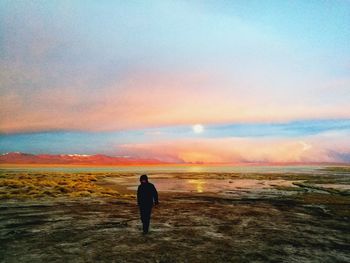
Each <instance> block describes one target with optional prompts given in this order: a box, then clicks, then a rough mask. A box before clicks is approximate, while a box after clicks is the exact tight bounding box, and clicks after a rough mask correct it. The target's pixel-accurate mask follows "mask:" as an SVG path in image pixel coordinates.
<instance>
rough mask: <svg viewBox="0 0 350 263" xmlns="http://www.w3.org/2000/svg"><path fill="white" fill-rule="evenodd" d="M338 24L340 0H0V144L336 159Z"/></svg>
mask: <svg viewBox="0 0 350 263" xmlns="http://www.w3.org/2000/svg"><path fill="white" fill-rule="evenodd" d="M349 24H350V2H349V1H345V0H338V1H336V0H335V1H277V0H275V1H268V0H264V1H63V0H62V1H29V0H28V1H17V0H14V1H9V0H0V35H1V36H2V37H1V38H0V92H1V97H0V152H8V151H24V152H33V153H43V152H49V153H72V152H74V153H108V154H121V155H137V156H140V155H142V157H144V156H146V157H156V158H160V159H161V158H162V156H163V155H164V156H167V157H166V158H170V157H169V156H171V158H174V159H176V160H177V159H181V160H182V159H183V158H189V159H191V160H194V159H195V158H198V159H200V158H204V159H206V160H210V158H213V159H215V160H217V158H216V157H215V156H214V155H217V154H220V151H219V148H220V147H222V148H225V149H222V151H223V152H225V154H223V156H225V157H223V158H222V159H220V158H219V159H218V160H230V161H232V160H233V161H234V157H232V158H231V157H230V156H236V157H237V158H238V159H240V158H241V156H244V158H243V159H244V160H249V155H248V154H247V153H246V151H248V149H249V150H250V151H252V152H254V150H252V149H250V148H249V147H248V146H247V145H250V144H252V145H253V144H254V143H258V144H259V143H260V142H261V143H264V142H265V143H266V144H267V145H271V146H270V147H271V149H268V148H263V150H261V152H259V153H252V158H253V159H254V160H257V159H259V158H261V159H262V160H265V159H266V160H274V158H277V156H279V155H281V153H280V152H279V151H280V150H278V149H280V147H282V148H283V149H285V154H286V156H287V157H286V160H289V161H295V160H297V161H298V160H299V161H303V160H305V161H309V160H320V161H329V160H331V161H337V160H338V159H339V160H340V161H342V160H343V159H344V158H343V157H335V156H347V154H348V152H350V143H349V142H347V140H346V139H345V138H346V135H347V134H348V131H349V119H350V114H349V113H350V104H349V101H350V88H349V87H350V76H349V72H350V45H349V43H350V27H349V26H348V25H349ZM195 124H201V125H203V127H204V131H203V132H202V133H200V134H197V133H194V132H193V129H192V126H193V125H195ZM236 139H237V140H239V142H236V141H235V140H236ZM199 140H201V143H198V141H199ZM215 140H216V141H217V145H218V146H217V148H218V149H216V148H215V147H214V145H215V143H214V142H213V141H215ZM222 140H224V141H225V140H226V141H227V142H228V141H230V142H229V143H227V144H225V143H223V142H222ZM256 140H257V141H256ZM293 143H294V144H293ZM182 144H183V145H182ZM198 144H201V145H207V148H203V149H202V148H201V147H199V146H196V145H198ZM161 145H162V146H161ZM180 145H182V146H183V147H180ZM188 145H191V147H194V149H193V152H192V155H191V153H190V150H189V149H187V148H186V147H185V146H188ZM226 145H227V146H226ZM236 145H239V147H238V146H236ZM291 145H292V146H291ZM306 145H311V147H309V146H306ZM316 146H317V147H316ZM179 147H180V148H179ZM264 147H265V146H264ZM266 147H267V146H266ZM288 147H291V148H292V150H291V149H290V148H288ZM170 148H172V149H170ZM185 148H186V149H185ZM214 148H215V149H214ZM233 148H234V149H235V150H234V152H232V149H233ZM236 148H237V149H236ZM238 148H239V149H238ZM272 148H274V149H275V153H274V154H273V153H272V152H273V149H272ZM160 149H164V152H162V151H161V150H160ZM316 149H317V150H316ZM299 150H300V151H299ZM201 151H211V152H212V155H210V156H207V155H205V153H203V152H201ZM240 151H242V152H240ZM290 151H294V152H295V154H294V155H289V154H288V152H290ZM214 153H215V154H214ZM335 153H337V154H335ZM181 156H182V157H181ZM183 156H185V157H183ZM189 156H190V157H189ZM214 157H215V158H214ZM337 158H338V159H337ZM253 159H252V160H253ZM199 161H200V160H199Z"/></svg>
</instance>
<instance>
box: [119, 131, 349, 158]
mask: <svg viewBox="0 0 350 263" xmlns="http://www.w3.org/2000/svg"><path fill="white" fill-rule="evenodd" d="M320 141H321V137H319V138H307V139H306V141H304V140H300V139H298V138H296V139H272V138H269V139H266V138H221V139H191V140H189V139H188V140H176V141H171V142H155V143H148V144H126V145H121V146H120V147H119V149H118V152H119V153H123V154H128V155H133V156H138V157H143V158H145V157H147V158H150V157H151V158H159V159H162V160H168V161H180V162H191V163H195V162H204V163H244V162H260V163H261V162H262V163H271V162H336V161H339V160H338V159H337V158H336V157H334V156H331V155H330V154H329V152H328V149H329V148H328V146H330V147H333V149H336V148H337V149H336V150H339V147H334V144H333V145H332V146H331V145H327V144H323V143H321V142H320ZM339 145H340V144H339ZM346 147H347V151H348V152H349V151H350V145H348V144H347V145H346Z"/></svg>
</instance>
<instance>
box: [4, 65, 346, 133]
mask: <svg viewBox="0 0 350 263" xmlns="http://www.w3.org/2000/svg"><path fill="white" fill-rule="evenodd" d="M220 77H221V76H220V74H217V73H215V72H212V73H209V72H204V73H200V74H199V73H198V74H190V73H187V74H184V73H178V74H175V73H174V74H164V75H162V74H160V73H159V74H157V75H154V74H151V73H150V74H146V73H142V74H136V75H130V76H128V77H127V78H125V80H124V81H120V82H115V83H114V84H110V85H108V86H106V87H103V88H101V89H94V88H91V87H89V88H87V86H89V83H88V81H87V80H86V81H83V80H82V81H79V82H76V83H75V85H74V86H67V87H58V88H50V89H32V90H28V92H22V93H23V94H22V93H20V92H16V91H13V90H12V91H6V92H4V94H3V96H1V99H0V105H1V106H0V110H1V121H0V132H5V133H11V132H22V131H41V130H62V129H65V130H88V131H107V130H122V129H135V128H144V127H159V126H166V125H181V124H193V123H203V124H206V123H226V122H276V121H289V120H295V119H311V118H334V117H337V118H347V117H350V116H349V112H350V108H349V107H350V106H349V104H347V105H342V104H340V105H338V106H337V107H335V106H334V105H333V104H329V103H328V104H327V103H325V104H324V105H320V104H319V103H318V100H317V99H315V101H313V99H312V98H308V99H303V98H302V96H299V95H296V97H295V98H297V99H295V100H292V98H293V97H289V96H288V98H290V99H291V100H290V101H288V100H286V99H287V98H286V96H284V95H283V94H282V93H283V92H282V93H281V92H278V93H274V92H273V91H271V93H266V94H265V91H264V92H262V90H259V89H257V88H251V89H247V90H245V89H244V87H243V86H244V85H243V84H239V83H237V84H236V86H230V85H229V84H228V83H225V81H222V80H220ZM240 85H241V86H240ZM242 85H243V86H242ZM256 85H257V86H258V84H256ZM341 106H342V107H341Z"/></svg>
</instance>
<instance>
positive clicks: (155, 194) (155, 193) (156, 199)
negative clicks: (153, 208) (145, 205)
mask: <svg viewBox="0 0 350 263" xmlns="http://www.w3.org/2000/svg"><path fill="white" fill-rule="evenodd" d="M153 199H154V204H155V205H158V204H159V202H158V192H157V189H156V187H155V186H154V185H153Z"/></svg>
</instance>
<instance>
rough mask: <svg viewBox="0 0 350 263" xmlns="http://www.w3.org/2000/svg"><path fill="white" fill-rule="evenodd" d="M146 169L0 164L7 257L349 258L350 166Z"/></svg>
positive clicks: (2, 241)
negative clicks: (154, 199)
mask: <svg viewBox="0 0 350 263" xmlns="http://www.w3.org/2000/svg"><path fill="white" fill-rule="evenodd" d="M257 170H258V169H257ZM139 175H140V173H136V172H126V171H123V172H120V171H115V172H114V171H92V172H88V171H68V170H65V171H41V170H30V169H28V170H26V169H20V170H18V169H10V168H6V169H0V198H1V199H0V262H350V168H349V167H322V168H319V169H316V170H314V171H312V172H298V173H294V172H291V171H290V170H286V171H285V172H283V167H282V168H279V171H278V172H274V173H270V172H266V169H264V170H263V171H262V172H259V171H256V172H246V171H242V172H215V171H210V172H205V171H200V172H184V171H181V172H170V171H167V172H161V171H154V172H151V173H149V177H150V181H151V182H153V183H154V184H155V186H156V187H157V188H158V191H159V198H160V205H159V206H158V207H156V208H154V209H153V214H152V221H151V231H150V233H149V234H148V235H145V236H144V235H142V233H141V229H140V228H141V223H140V220H139V214H138V207H137V206H136V196H135V189H136V188H135V187H136V186H137V184H138V177H139Z"/></svg>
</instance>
